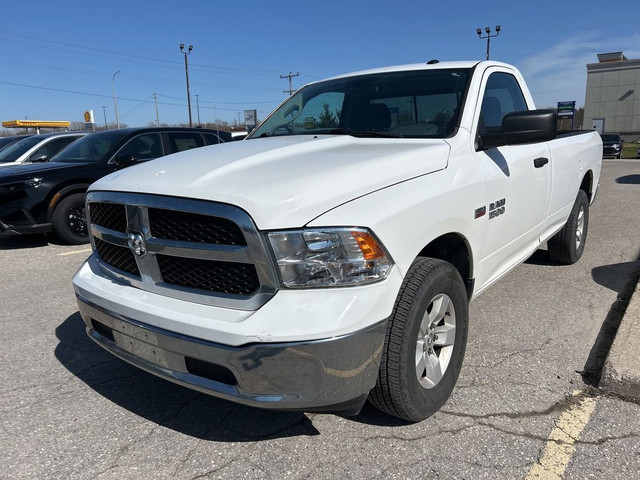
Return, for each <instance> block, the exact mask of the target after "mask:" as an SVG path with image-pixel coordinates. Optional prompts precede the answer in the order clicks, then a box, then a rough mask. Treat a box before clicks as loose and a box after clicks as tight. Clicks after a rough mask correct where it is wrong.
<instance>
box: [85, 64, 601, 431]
mask: <svg viewBox="0 0 640 480" xmlns="http://www.w3.org/2000/svg"><path fill="white" fill-rule="evenodd" d="M601 160H602V143H601V140H600V137H599V135H598V134H597V133H596V132H570V133H568V134H562V135H558V134H557V131H556V116H555V114H554V112H553V111H551V110H536V109H535V106H534V102H533V99H532V97H531V95H530V93H529V90H528V89H527V86H526V85H525V82H524V81H523V79H522V77H521V75H520V73H519V72H518V71H517V69H515V68H514V67H512V66H510V65H506V64H503V63H498V62H489V61H487V62H442V63H437V62H433V61H432V62H429V63H428V64H418V65H407V66H399V67H391V68H383V69H377V70H370V71H364V72H358V73H354V74H350V75H345V76H340V77H336V78H332V79H328V80H325V81H319V82H315V83H312V84H309V85H307V86H305V87H304V88H301V89H300V90H298V91H297V92H295V94H293V95H292V96H291V97H289V98H288V99H287V100H286V101H284V102H283V103H282V105H280V106H279V107H278V108H277V109H276V110H275V111H274V112H273V113H272V114H271V115H269V116H268V117H267V118H266V120H264V121H263V122H262V123H261V124H260V125H259V126H258V127H257V128H256V129H255V130H254V131H253V132H252V133H251V134H250V135H249V137H248V138H247V139H246V140H244V141H241V142H235V143H230V144H224V145H220V146H217V147H215V148H208V147H205V148H202V149H197V150H193V151H189V152H184V153H178V154H175V155H170V156H168V157H165V158H162V159H158V160H154V161H152V162H149V163H146V164H143V165H139V166H135V167H132V168H129V169H126V170H124V171H120V172H116V173H114V174H111V175H109V176H107V177H105V178H103V179H101V180H99V181H97V182H96V183H94V184H93V185H92V186H91V187H90V189H89V191H88V193H87V197H86V212H87V214H88V221H89V231H90V238H91V244H92V247H93V254H92V255H91V256H90V257H89V259H88V260H87V262H86V263H85V264H84V265H83V266H82V267H81V268H80V270H79V271H78V272H77V274H76V276H75V277H74V280H73V283H74V287H75V292H76V295H77V300H78V305H79V309H80V312H81V314H82V317H83V319H84V321H85V323H86V327H87V332H88V334H89V336H90V337H91V338H92V339H93V340H94V341H96V342H97V343H98V344H99V345H101V346H102V347H104V348H105V349H107V350H108V351H110V352H112V353H113V354H115V355H117V356H118V357H120V358H122V359H124V360H126V361H128V362H130V363H132V364H133V365H136V366H138V367H140V368H142V369H144V370H146V371H148V372H151V373H153V374H155V375H158V376H160V377H163V378H165V379H168V380H171V381H173V382H176V383H178V384H181V385H184V386H187V387H190V388H193V389H196V390H199V391H202V392H206V393H208V394H211V395H214V396H217V397H220V398H224V399H227V400H231V401H235V402H239V403H242V404H246V405H252V406H257V407H263V408H272V409H285V410H303V411H322V412H339V413H341V414H355V413H357V412H358V411H359V410H360V408H361V407H362V405H363V404H364V402H365V401H366V400H367V398H368V399H369V400H370V401H371V402H372V403H373V404H374V405H375V406H376V407H378V408H379V409H381V410H382V411H384V412H386V413H388V414H390V415H394V416H397V417H400V418H403V419H407V420H410V421H418V420H421V419H424V418H426V417H427V416H429V415H431V414H432V413H434V412H435V411H436V410H438V408H440V407H441V406H442V405H443V404H444V403H445V401H446V400H447V398H448V397H449V396H450V394H451V392H452V390H453V387H454V384H455V382H456V379H457V377H458V374H459V372H460V369H461V366H462V360H463V357H464V352H465V346H466V342H467V331H468V302H469V301H470V300H471V299H473V298H474V297H476V296H478V295H479V294H480V293H482V292H483V291H484V290H485V289H487V288H488V287H489V286H490V285H491V284H493V283H494V282H496V281H497V280H498V279H500V278H501V277H503V276H504V275H505V274H506V273H507V272H509V270H511V269H512V268H514V267H515V266H517V265H518V264H519V263H521V262H523V261H524V260H526V259H527V257H529V256H530V255H531V254H533V253H534V252H535V251H536V249H538V248H539V247H540V246H541V245H542V244H543V243H545V242H547V243H548V251H549V255H550V258H551V259H552V260H554V261H556V262H558V263H564V264H571V263H574V262H576V261H578V259H579V258H580V256H581V255H582V252H583V250H584V247H585V241H586V236H587V228H588V225H589V206H590V204H591V202H593V200H594V197H595V195H596V190H597V187H598V180H599V176H600V168H601Z"/></svg>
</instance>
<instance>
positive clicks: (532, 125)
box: [478, 110, 558, 150]
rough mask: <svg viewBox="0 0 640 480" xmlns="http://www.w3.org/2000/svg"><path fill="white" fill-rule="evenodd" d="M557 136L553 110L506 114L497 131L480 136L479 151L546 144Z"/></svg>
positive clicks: (556, 123) (556, 122) (555, 118)
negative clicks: (528, 144) (506, 146)
mask: <svg viewBox="0 0 640 480" xmlns="http://www.w3.org/2000/svg"><path fill="white" fill-rule="evenodd" d="M557 134H558V121H557V117H556V112H555V111H554V110H525V111H522V112H512V113H508V114H507V115H505V116H504V118H503V119H502V127H501V128H500V130H499V131H496V132H488V133H483V134H480V138H479V142H478V146H479V148H480V149H481V150H486V149H488V148H493V147H501V146H503V145H522V144H526V143H538V142H548V141H549V140H553V139H554V138H556V135H557Z"/></svg>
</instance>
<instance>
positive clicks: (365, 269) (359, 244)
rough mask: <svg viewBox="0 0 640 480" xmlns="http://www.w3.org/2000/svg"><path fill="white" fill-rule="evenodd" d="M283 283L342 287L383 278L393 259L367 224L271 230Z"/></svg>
mask: <svg viewBox="0 0 640 480" xmlns="http://www.w3.org/2000/svg"><path fill="white" fill-rule="evenodd" d="M269 242H270V243H271V248H272V249H273V253H274V255H275V257H276V261H277V262H278V268H279V270H280V276H281V277H282V282H283V284H284V286H285V287H289V288H304V287H341V286H348V285H362V284H366V283H372V282H377V281H380V280H383V279H385V278H386V277H387V275H388V274H389V271H390V270H391V267H392V266H393V261H392V260H391V258H390V257H389V255H388V254H387V253H386V251H385V249H384V247H383V246H382V244H381V243H380V242H379V241H378V240H377V239H376V238H375V236H374V235H373V233H371V232H370V231H369V230H368V229H366V228H317V229H304V230H290V231H283V232H270V233H269Z"/></svg>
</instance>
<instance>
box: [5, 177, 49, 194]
mask: <svg viewBox="0 0 640 480" xmlns="http://www.w3.org/2000/svg"><path fill="white" fill-rule="evenodd" d="M41 183H42V178H29V179H27V180H21V181H19V182H11V183H4V184H0V193H11V192H17V191H19V190H26V189H27V188H31V187H39V186H40V184H41Z"/></svg>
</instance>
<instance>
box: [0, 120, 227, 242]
mask: <svg viewBox="0 0 640 480" xmlns="http://www.w3.org/2000/svg"><path fill="white" fill-rule="evenodd" d="M230 140H231V134H230V133H228V132H218V131H216V130H205V129H192V128H178V127H153V128H151V127H149V128H123V129H118V130H108V131H105V132H98V133H92V134H89V135H87V136H85V137H83V138H81V139H79V140H77V141H75V142H74V143H72V144H71V145H69V146H68V147H67V148H65V149H64V150H62V151H61V152H60V153H59V154H58V155H56V156H54V157H53V158H51V160H49V161H48V162H45V163H31V164H22V165H16V166H7V167H3V168H0V236H3V235H19V234H26V233H47V232H50V231H53V233H55V234H56V236H57V237H58V238H59V239H60V240H62V241H63V242H65V243H70V244H81V243H87V242H88V241H89V237H88V234H87V225H86V221H85V218H84V195H85V192H86V191H87V188H88V187H89V185H90V184H91V183H93V182H94V181H96V180H98V179H99V178H101V177H104V176H105V175H107V174H109V173H112V172H115V171H116V170H119V169H121V168H124V167H128V166H130V165H135V164H137V163H140V162H146V161H148V160H152V159H154V158H158V157H162V156H164V155H168V154H170V153H176V152H181V151H184V150H189V149H191V148H198V147H203V146H205V145H215V144H217V143H223V142H225V141H230Z"/></svg>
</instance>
